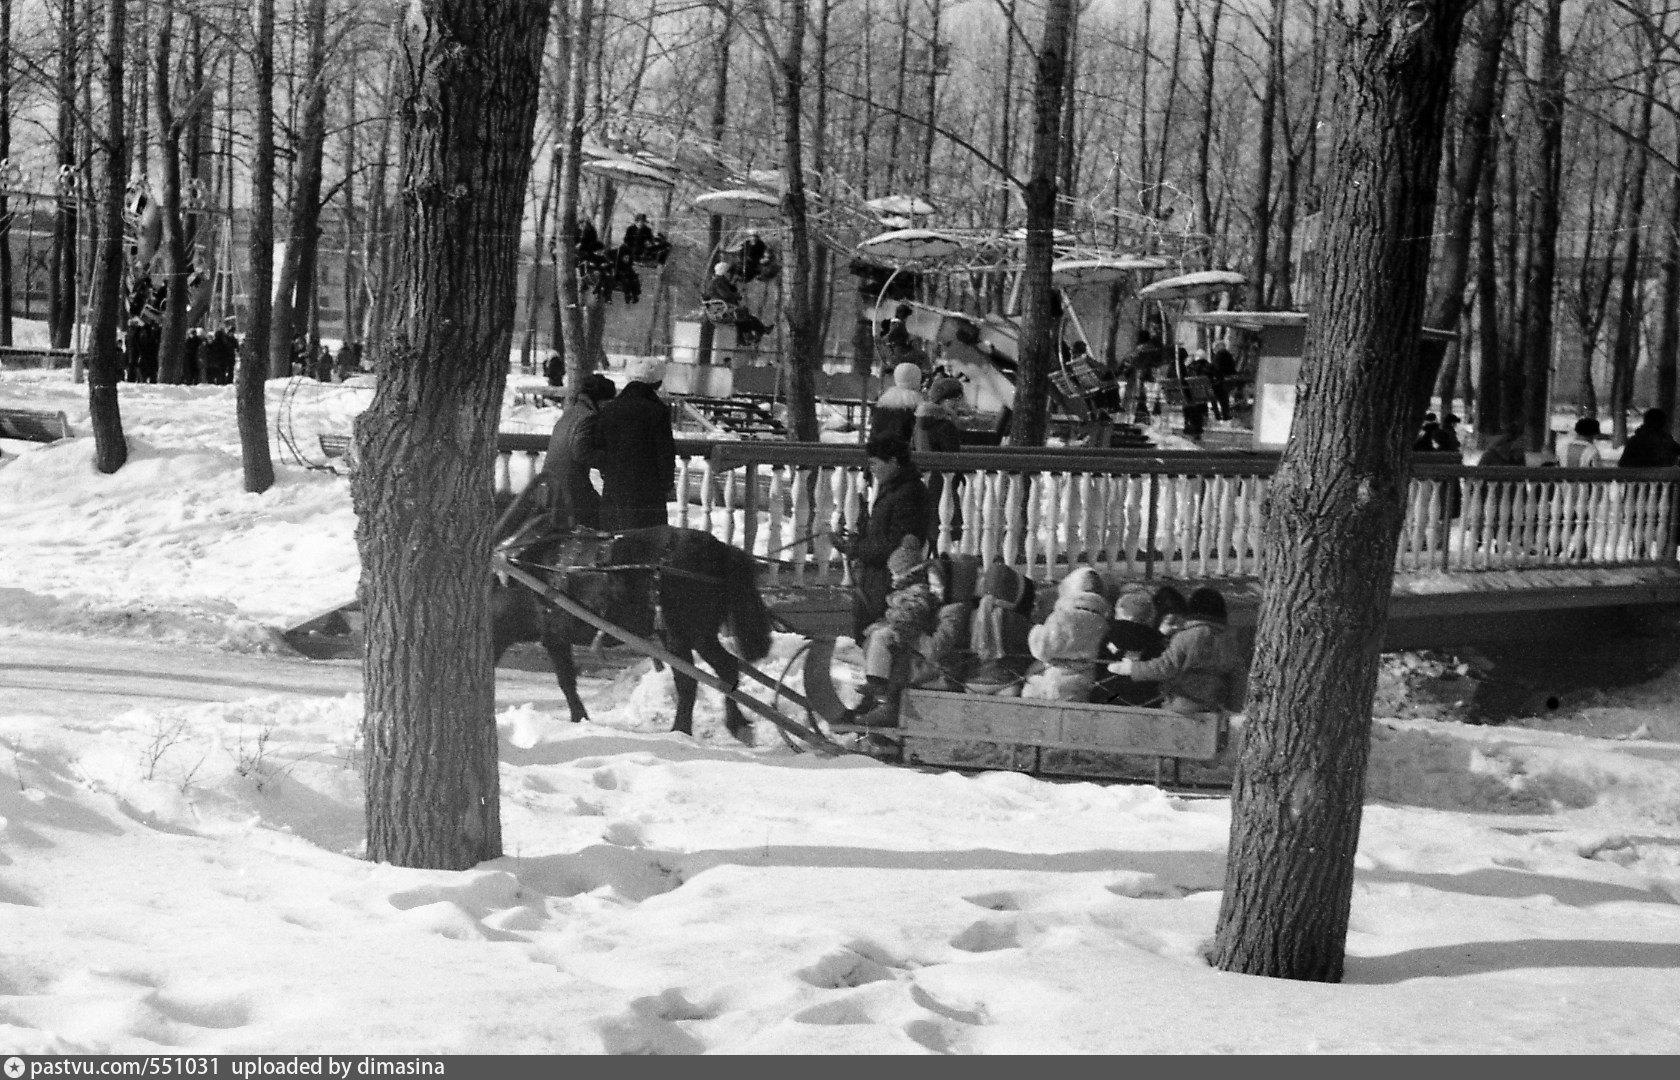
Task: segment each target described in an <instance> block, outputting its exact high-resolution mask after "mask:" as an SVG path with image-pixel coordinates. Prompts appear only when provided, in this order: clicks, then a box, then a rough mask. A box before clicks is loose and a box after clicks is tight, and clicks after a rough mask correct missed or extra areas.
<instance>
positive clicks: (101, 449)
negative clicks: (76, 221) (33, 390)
mask: <svg viewBox="0 0 1680 1080" xmlns="http://www.w3.org/2000/svg"><path fill="white" fill-rule="evenodd" d="M127 16H128V11H127V5H126V4H109V5H107V6H106V8H105V52H104V54H103V55H104V60H105V110H106V113H105V141H104V151H105V162H104V163H105V185H104V190H103V191H102V192H101V193H100V202H99V214H100V216H101V218H102V219H103V223H102V225H101V227H100V230H99V255H98V262H97V265H96V266H95V267H94V274H95V277H94V286H93V313H92V315H91V322H92V334H93V347H92V361H91V363H90V365H89V368H88V419H89V420H90V421H91V423H92V426H93V456H94V465H95V466H96V467H97V468H98V469H99V471H100V472H102V473H114V472H116V471H117V470H118V469H120V468H122V467H123V465H124V464H126V463H127V461H128V439H127V438H126V437H125V436H124V435H123V425H122V408H121V404H120V402H119V401H118V398H117V384H118V383H119V382H121V381H122V376H123V353H122V342H121V339H120V337H119V336H118V335H119V328H120V327H121V326H122V322H123V318H122V282H123V241H122V235H123V194H124V190H123V189H124V185H125V184H126V183H127V181H128V142H127V140H126V138H125V137H124V128H123V119H124V117H123V79H124V78H125V74H124V65H123V44H124V38H125V37H126V32H127V28H128V22H127ZM90 119H91V118H90Z"/></svg>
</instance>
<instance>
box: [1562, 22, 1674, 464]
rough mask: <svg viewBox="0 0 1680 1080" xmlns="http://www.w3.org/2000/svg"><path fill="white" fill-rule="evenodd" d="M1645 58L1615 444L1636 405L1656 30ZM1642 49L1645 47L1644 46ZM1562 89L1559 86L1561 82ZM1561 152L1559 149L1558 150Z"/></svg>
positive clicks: (1616, 368)
mask: <svg viewBox="0 0 1680 1080" xmlns="http://www.w3.org/2000/svg"><path fill="white" fill-rule="evenodd" d="M1650 37H1651V39H1652V40H1651V41H1650V45H1651V46H1652V48H1651V50H1650V52H1649V53H1648V54H1645V55H1642V56H1641V59H1643V60H1645V61H1646V66H1645V75H1644V78H1643V80H1642V82H1643V84H1644V85H1643V86H1642V87H1641V91H1642V92H1641V94H1640V96H1639V98H1638V105H1637V106H1636V109H1637V113H1638V116H1637V119H1636V120H1635V121H1634V137H1633V140H1632V142H1633V146H1632V153H1633V176H1632V178H1631V180H1630V190H1629V194H1628V215H1627V223H1628V225H1629V226H1630V227H1629V228H1628V231H1627V247H1626V248H1625V249H1624V250H1623V252H1622V275H1621V277H1622V281H1621V291H1620V292H1619V293H1618V295H1617V303H1616V325H1615V335H1614V337H1612V338H1611V339H1610V372H1611V376H1610V386H1611V391H1610V418H1611V421H1612V422H1613V424H1614V425H1615V439H1616V442H1617V444H1618V445H1619V444H1620V443H1622V442H1624V441H1625V440H1626V439H1627V416H1628V410H1629V409H1631V408H1632V407H1633V376H1634V371H1635V369H1636V368H1637V367H1638V365H1639V330H1640V325H1639V324H1640V319H1641V316H1642V315H1643V314H1644V307H1645V305H1644V303H1643V302H1642V300H1643V297H1642V296H1641V295H1640V289H1639V285H1640V280H1639V279H1640V269H1641V267H1640V257H1641V255H1643V254H1644V251H1643V246H1642V245H1641V243H1640V236H1641V234H1642V231H1643V230H1642V226H1643V225H1644V224H1645V174H1646V171H1647V168H1648V165H1649V162H1650V157H1649V148H1650V145H1651V106H1652V103H1653V102H1654V100H1655V98H1656V90H1657V71H1658V68H1657V64H1656V60H1657V56H1656V55H1655V54H1656V50H1657V48H1659V47H1660V39H1657V35H1656V34H1655V33H1654V32H1653V33H1652V34H1651V35H1650ZM1641 51H1642V53H1643V52H1644V50H1641ZM1559 92H1560V93H1561V87H1560V88H1559ZM1560 154H1561V150H1560Z"/></svg>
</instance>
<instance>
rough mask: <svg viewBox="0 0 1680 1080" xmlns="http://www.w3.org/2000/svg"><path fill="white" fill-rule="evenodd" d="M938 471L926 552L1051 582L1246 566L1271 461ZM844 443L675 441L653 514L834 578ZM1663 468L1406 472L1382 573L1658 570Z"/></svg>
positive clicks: (978, 454) (839, 566) (506, 487)
mask: <svg viewBox="0 0 1680 1080" xmlns="http://www.w3.org/2000/svg"><path fill="white" fill-rule="evenodd" d="M546 447H547V439H546V437H543V436H538V435H519V434H511V433H504V434H503V435H502V437H501V456H500V459H499V461H498V465H497V471H496V483H497V487H498V489H500V490H503V491H518V490H520V489H522V488H523V487H524V486H525V484H527V483H529V482H530V478H531V477H532V476H534V475H535V473H536V472H537V470H538V469H540V467H541V461H542V456H543V452H544V451H545V450H546ZM917 463H918V465H919V466H920V467H921V468H922V470H923V472H924V474H925V475H927V476H929V477H932V476H935V475H937V476H941V477H943V478H944V483H943V490H942V493H941V496H940V501H939V507H938V525H937V533H938V545H939V550H940V551H942V552H947V553H963V554H968V555H976V556H978V557H979V558H980V559H981V560H982V562H984V563H985V564H987V565H989V564H991V563H992V562H995V561H998V560H1003V561H1005V562H1007V563H1009V564H1010V565H1011V566H1013V567H1015V568H1016V569H1017V570H1020V571H1021V572H1023V573H1026V574H1029V575H1031V576H1034V577H1037V578H1040V579H1045V578H1058V577H1060V576H1062V575H1063V574H1065V573H1066V572H1067V571H1068V569H1069V568H1070V567H1072V566H1075V565H1078V564H1080V563H1089V564H1090V565H1092V566H1095V567H1096V568H1098V569H1099V570H1105V571H1111V572H1114V573H1117V574H1119V575H1120V576H1123V577H1135V578H1165V579H1194V580H1200V579H1208V578H1224V579H1249V578H1255V577H1258V576H1259V574H1260V562H1261V555H1262V551H1263V549H1264V541H1263V536H1262V530H1263V525H1264V521H1265V497H1266V488H1267V486H1268V484H1269V483H1270V481H1271V475H1272V472H1273V470H1274V469H1275V467H1276V464H1277V457H1276V455H1265V454H1233V455H1218V454H1210V453H1205V452H1198V451H1176V452H1175V451H1118V450H1083V449H1075V450H1038V449H1029V448H1020V449H1015V448H1009V447H1000V448H987V449H975V450H971V451H970V450H965V451H963V452H962V453H960V454H921V455H918V456H917ZM867 478H868V473H867V469H866V464H865V460H864V455H863V452H862V451H861V450H860V449H858V448H857V447H855V446H844V445H833V444H799V443H767V442H708V441H698V440H682V439H679V440H678V441H677V490H678V491H679V492H680V493H682V495H683V497H682V498H680V499H678V500H677V502H676V503H675V504H674V505H673V509H672V512H671V523H672V524H675V525H683V526H686V527H688V528H696V529H703V530H707V531H709V532H711V533H712V534H713V535H715V536H717V537H718V538H719V539H721V540H724V541H725V542H727V543H730V544H734V545H737V546H739V547H742V548H744V549H746V550H748V551H752V552H754V553H755V554H757V555H760V556H764V557H766V558H767V559H769V560H770V562H769V565H768V569H767V572H766V579H767V580H768V581H770V582H772V583H777V584H846V583H849V580H848V577H847V571H846V567H845V565H844V560H842V559H841V558H840V557H839V556H838V554H837V553H836V552H835V551H834V547H833V545H832V543H831V542H830V539H829V536H830V533H831V532H833V531H836V530H838V529H842V528H844V529H848V530H852V531H856V530H857V528H858V526H859V524H860V522H861V521H862V519H863V517H864V516H865V514H866V510H865V499H866V498H867V494H866V488H865V482H866V480H867ZM1677 494H1680V470H1659V469H1638V470H1633V469H1558V468H1538V469H1529V468H1488V469H1480V468H1467V467H1465V466H1463V465H1458V464H1447V463H1440V462H1435V461H1420V462H1419V463H1417V464H1415V465H1414V467H1413V471H1412V479H1411V484H1410V489H1409V491H1408V493H1407V508H1406V520H1405V525H1404V527H1403V528H1402V531H1401V536H1400V546H1399V550H1398V552H1397V554H1396V559H1395V569H1396V570H1397V571H1398V572H1401V573H1406V574H1427V573H1441V574H1448V575H1454V574H1461V573H1470V572H1476V571H1484V570H1514V569H1535V568H1544V569H1556V568H1560V567H1570V568H1581V567H1609V566H1634V565H1650V564H1656V563H1673V562H1675V561H1676V548H1675V539H1674V536H1675V530H1674V520H1675V503H1676V498H1677Z"/></svg>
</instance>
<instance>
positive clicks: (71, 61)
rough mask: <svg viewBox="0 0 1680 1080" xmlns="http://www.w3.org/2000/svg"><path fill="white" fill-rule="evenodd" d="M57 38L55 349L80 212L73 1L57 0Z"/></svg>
mask: <svg viewBox="0 0 1680 1080" xmlns="http://www.w3.org/2000/svg"><path fill="white" fill-rule="evenodd" d="M59 17H60V23H59V37H58V79H57V94H58V127H57V143H56V148H57V153H58V169H59V173H58V178H57V183H58V212H57V214H56V215H55V216H54V218H53V238H52V254H51V257H50V259H51V261H50V263H49V266H48V277H47V334H48V336H49V339H50V341H51V344H52V347H53V348H55V349H67V348H69V347H70V332H71V328H72V324H73V323H74V322H75V318H76V237H77V234H78V231H79V221H80V215H79V213H78V210H77V204H76V200H77V196H78V194H79V192H78V191H77V184H76V68H77V64H78V43H79V28H78V26H77V23H78V21H79V20H78V16H77V10H76V0H60V3H59Z"/></svg>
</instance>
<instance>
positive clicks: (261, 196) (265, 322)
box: [233, 0, 274, 493]
mask: <svg viewBox="0 0 1680 1080" xmlns="http://www.w3.org/2000/svg"><path fill="white" fill-rule="evenodd" d="M256 16H257V19H256V21H257V27H256V30H257V40H256V44H255V47H254V48H253V50H252V53H251V67H252V69H253V70H252V72H251V74H252V76H253V79H252V81H253V82H254V83H255V84H256V93H257V101H256V113H257V116H256V121H257V130H256V146H255V147H253V148H252V151H251V235H250V237H249V239H248V241H247V250H248V251H249V253H250V260H251V285H250V297H251V299H250V307H249V311H250V321H249V323H247V324H246V325H245V326H244V327H242V329H243V330H244V331H245V337H244V340H243V341H241V343H240V355H239V361H238V366H237V368H236V370H235V373H234V383H235V386H234V391H233V393H234V402H235V408H236V410H237V412H238V415H239V457H240V460H241V462H242V464H243V466H244V473H245V490H246V491H250V492H259V493H260V492H264V491H267V490H268V489H269V488H271V487H273V486H274V457H273V455H272V453H271V452H270V450H269V445H268V403H267V401H266V400H265V399H264V396H263V392H264V390H265V388H266V385H267V380H268V329H269V312H270V298H271V296H272V295H273V294H272V289H273V285H274V0H257V11H256Z"/></svg>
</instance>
